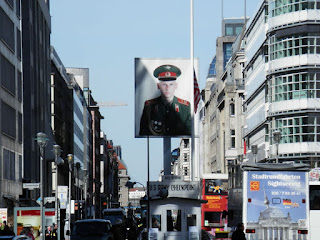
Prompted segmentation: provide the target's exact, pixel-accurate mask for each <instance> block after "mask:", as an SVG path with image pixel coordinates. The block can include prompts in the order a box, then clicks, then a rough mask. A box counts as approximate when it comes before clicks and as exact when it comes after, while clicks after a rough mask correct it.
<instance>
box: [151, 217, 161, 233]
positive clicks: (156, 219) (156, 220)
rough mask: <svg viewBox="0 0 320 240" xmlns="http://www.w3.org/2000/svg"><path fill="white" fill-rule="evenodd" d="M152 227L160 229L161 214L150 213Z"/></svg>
mask: <svg viewBox="0 0 320 240" xmlns="http://www.w3.org/2000/svg"><path fill="white" fill-rule="evenodd" d="M151 220H152V228H158V229H159V231H161V215H151Z"/></svg>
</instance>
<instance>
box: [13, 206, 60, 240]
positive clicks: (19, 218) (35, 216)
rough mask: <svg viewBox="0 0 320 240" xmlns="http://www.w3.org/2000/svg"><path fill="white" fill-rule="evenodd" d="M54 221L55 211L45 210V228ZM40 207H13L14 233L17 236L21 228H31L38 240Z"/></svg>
mask: <svg viewBox="0 0 320 240" xmlns="http://www.w3.org/2000/svg"><path fill="white" fill-rule="evenodd" d="M54 219H55V210H54V209H52V208H46V209H45V226H49V225H50V226H52V225H53V223H54ZM40 221H41V220H40V207H15V208H14V232H15V234H16V235H19V234H20V232H21V231H22V229H23V227H26V226H28V227H32V228H33V235H34V237H35V239H36V240H38V239H40V232H39V231H40V225H41V224H40Z"/></svg>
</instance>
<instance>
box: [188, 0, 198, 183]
mask: <svg viewBox="0 0 320 240" xmlns="http://www.w3.org/2000/svg"><path fill="white" fill-rule="evenodd" d="M193 18H194V17H193V0H190V61H191V69H190V72H189V75H190V83H191V84H192V85H191V86H192V91H191V99H192V104H191V113H192V116H193V117H192V126H193V127H192V128H191V148H190V156H191V158H190V163H189V164H190V165H189V166H190V167H189V168H190V170H189V173H190V181H195V180H198V179H196V178H197V175H198V174H197V173H196V159H195V158H196V157H195V127H196V125H195V119H194V118H195V116H196V114H195V112H194V108H195V106H194V104H195V101H194V72H195V70H194V26H193Z"/></svg>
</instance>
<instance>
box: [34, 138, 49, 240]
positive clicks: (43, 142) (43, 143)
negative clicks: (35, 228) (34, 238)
mask: <svg viewBox="0 0 320 240" xmlns="http://www.w3.org/2000/svg"><path fill="white" fill-rule="evenodd" d="M36 140H37V143H38V145H39V148H40V240H44V237H43V233H44V231H45V229H44V227H45V222H44V211H43V205H44V204H43V203H44V197H43V195H44V194H43V192H44V178H43V160H44V158H45V154H44V148H45V147H46V146H47V143H48V140H49V139H48V138H47V135H46V134H45V133H43V132H39V133H37V138H36Z"/></svg>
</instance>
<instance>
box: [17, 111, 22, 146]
mask: <svg viewBox="0 0 320 240" xmlns="http://www.w3.org/2000/svg"><path fill="white" fill-rule="evenodd" d="M18 141H19V142H20V143H22V114H21V113H18Z"/></svg>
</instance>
